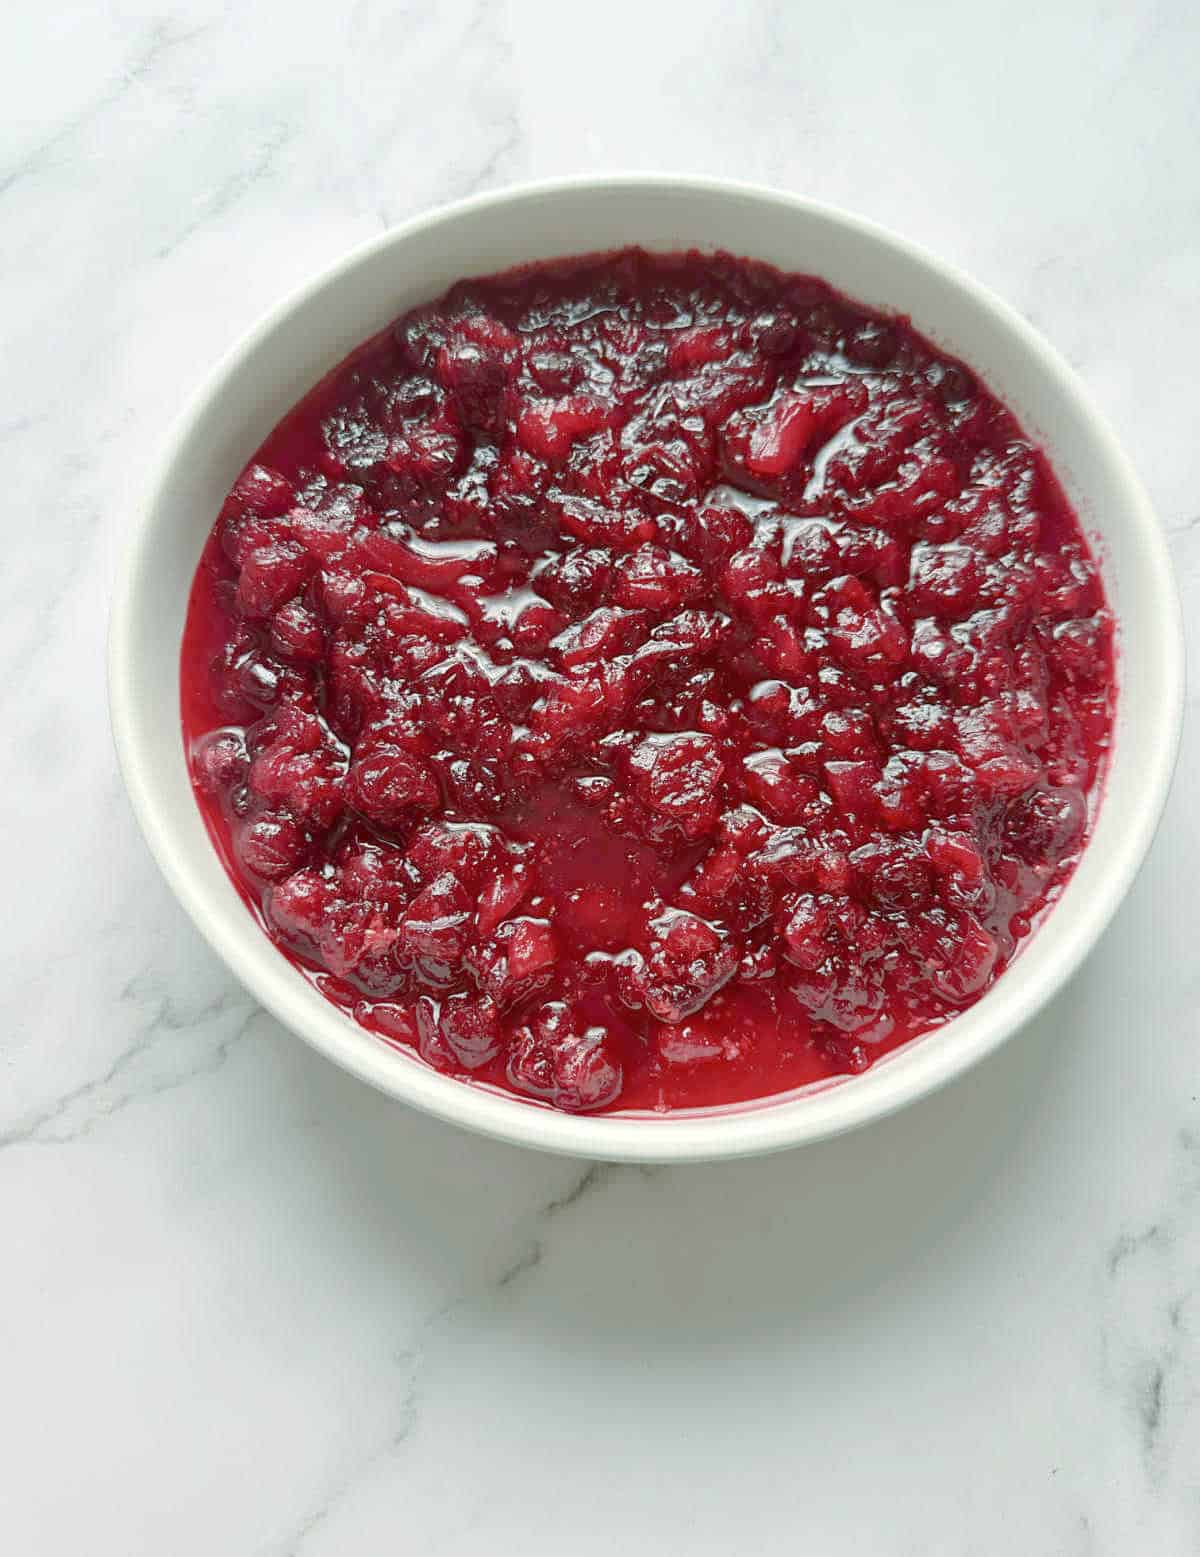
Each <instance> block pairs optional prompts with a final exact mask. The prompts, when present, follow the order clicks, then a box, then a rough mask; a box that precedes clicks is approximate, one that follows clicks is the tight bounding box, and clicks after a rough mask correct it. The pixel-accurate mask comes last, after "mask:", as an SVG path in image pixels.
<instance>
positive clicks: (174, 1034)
mask: <svg viewBox="0 0 1200 1557" xmlns="http://www.w3.org/2000/svg"><path fill="white" fill-rule="evenodd" d="M119 998H120V999H121V1000H122V1001H124V1002H132V1003H134V1004H140V1003H142V1002H144V1001H149V1002H150V1003H151V1004H152V1006H153V1007H154V1009H153V1013H152V1015H151V1017H150V1020H149V1021H148V1022H147V1023H145V1025H144V1026H143V1027H142V1029H141V1031H140V1032H139V1034H138V1036H137V1038H136V1039H135V1041H134V1042H133V1043H131V1044H130V1045H129V1047H128V1048H126V1049H124V1050H122V1052H121V1053H120V1054H119V1055H118V1056H117V1058H116V1059H115V1060H114V1061H113V1062H112V1064H111V1065H110V1066H109V1068H108V1069H107V1070H106V1071H105V1072H104V1073H103V1075H100V1076H96V1077H94V1078H93V1079H92V1080H91V1081H86V1082H84V1083H83V1084H82V1085H81V1086H78V1087H75V1088H74V1089H73V1090H72V1091H70V1092H67V1093H64V1094H63V1096H62V1097H59V1098H56V1099H55V1101H54V1102H53V1103H52V1104H51V1105H50V1106H49V1107H47V1108H44V1109H42V1110H41V1111H39V1112H37V1113H34V1114H31V1115H28V1116H26V1118H24V1119H21V1120H18V1121H17V1122H16V1123H15V1124H13V1125H11V1126H9V1127H8V1128H7V1129H5V1130H3V1131H0V1151H3V1150H4V1149H5V1148H6V1147H10V1146H20V1145H55V1146H60V1145H65V1144H66V1143H68V1142H71V1141H78V1140H81V1139H82V1138H83V1137H85V1136H87V1135H90V1134H91V1133H92V1131H93V1130H94V1129H95V1128H96V1127H97V1126H98V1125H99V1124H101V1123H102V1122H104V1121H105V1120H108V1119H111V1118H112V1117H113V1115H114V1114H117V1113H119V1112H120V1111H121V1110H122V1109H123V1108H125V1107H127V1106H128V1105H129V1104H130V1103H134V1102H136V1101H138V1100H139V1099H141V1098H147V1097H156V1096H158V1095H160V1094H161V1093H164V1092H172V1091H174V1090H175V1089H176V1088H178V1087H182V1086H184V1085H186V1084H187V1083H188V1082H190V1081H193V1080H195V1079H196V1078H197V1077H199V1076H205V1075H210V1074H211V1073H212V1072H213V1071H215V1070H218V1069H219V1068H220V1067H221V1066H222V1065H223V1064H224V1063H225V1061H226V1059H227V1058H228V1057H229V1053H230V1051H231V1050H232V1049H233V1047H234V1045H235V1044H237V1043H238V1042H239V1041H240V1040H241V1039H242V1038H244V1037H245V1036H246V1034H247V1032H248V1031H249V1029H250V1026H251V1024H252V1023H253V1021H254V1019H255V1017H256V1016H259V1015H260V1014H261V1012H260V1008H259V1007H258V1006H256V1005H255V1004H254V1003H253V1002H252V1001H251V1000H250V998H249V996H247V995H246V994H244V993H243V992H242V991H241V990H240V989H238V988H236V987H230V988H227V989H224V990H222V991H221V993H220V994H219V995H217V996H216V997H215V998H214V999H212V1000H210V1001H207V1002H205V1003H204V1004H203V1005H200V1006H198V1007H188V1006H181V1005H180V1004H179V1003H178V1002H177V1001H175V1000H174V999H173V997H172V996H171V994H170V992H169V991H164V990H163V989H162V988H161V986H159V985H158V983H157V981H156V980H153V979H144V978H133V979H130V980H129V982H128V983H127V984H126V985H125V986H124V987H123V989H122V990H121V992H120V996H119ZM226 1017H234V1018H235V1019H236V1020H235V1024H234V1026H233V1028H232V1029H231V1030H230V1031H228V1032H225V1033H223V1035H221V1036H219V1037H218V1038H217V1040H216V1041H215V1042H212V1043H208V1042H205V1043H203V1044H202V1046H201V1052H200V1053H199V1054H198V1055H193V1056H191V1057H190V1058H189V1061H188V1063H186V1064H185V1065H184V1066H183V1068H182V1069H178V1068H176V1069H172V1068H170V1067H169V1066H168V1068H166V1069H165V1070H155V1069H153V1068H152V1073H151V1074H150V1075H149V1076H148V1077H143V1076H142V1070H143V1068H144V1062H146V1061H148V1060H150V1059H151V1057H152V1056H153V1057H155V1058H158V1057H161V1056H162V1054H163V1052H164V1051H163V1045H164V1043H166V1042H168V1041H169V1040H171V1039H178V1038H180V1037H181V1036H182V1035H184V1034H189V1033H196V1032H197V1031H199V1030H201V1029H203V1028H204V1027H205V1026H206V1024H209V1023H215V1024H217V1026H218V1031H220V1027H221V1025H222V1019H223V1018H226ZM167 1058H168V1060H169V1061H174V1060H177V1059H178V1055H177V1054H175V1053H171V1054H169V1055H168V1056H167Z"/></svg>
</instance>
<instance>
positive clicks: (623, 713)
mask: <svg viewBox="0 0 1200 1557" xmlns="http://www.w3.org/2000/svg"><path fill="white" fill-rule="evenodd" d="M182 678H183V709H184V738H185V741H186V743H187V747H188V751H189V754H190V758H191V762H192V770H193V774H194V777H195V782H196V788H197V794H198V798H199V801H200V804H201V806H202V808H203V810H204V814H205V816H206V819H207V821H208V824H209V827H210V830H211V832H212V835H213V838H214V842H215V843H216V845H217V847H218V849H219V850H220V851H221V854H222V857H223V859H224V860H225V862H226V865H227V867H228V869H229V870H230V873H231V875H232V876H233V878H234V880H235V881H236V882H237V884H238V886H239V888H240V889H241V890H242V892H243V894H244V895H245V896H246V898H247V900H248V901H249V902H250V903H251V904H252V905H253V906H254V908H255V909H256V911H257V912H258V913H259V915H260V917H261V920H262V923H263V925H264V927H265V929H266V930H267V932H268V933H269V934H270V935H271V936H272V938H273V939H275V940H276V941H277V943H278V944H279V945H280V946H281V948H283V949H284V951H285V952H286V954H287V955H289V956H290V957H292V958H293V959H294V960H295V961H297V962H298V963H300V964H301V965H302V966H303V967H304V968H306V969H307V970H308V971H309V973H310V975H311V976H312V977H313V978H314V979H315V980H316V982H317V983H318V984H319V986H320V988H321V989H322V990H323V991H324V993H325V994H326V995H327V996H328V997H329V998H330V999H332V1000H334V1001H336V1002H337V1003H338V1004H340V1005H342V1006H343V1007H345V1008H346V1009H347V1010H348V1011H350V1012H352V1013H353V1015H354V1016H355V1017H356V1019H357V1020H358V1021H360V1022H361V1023H363V1024H364V1025H365V1026H367V1027H369V1028H371V1029H373V1030H374V1031H376V1032H377V1033H379V1034H380V1035H382V1037H384V1038H386V1039H387V1040H389V1041H392V1042H396V1043H401V1044H406V1045H410V1046H411V1047H413V1048H414V1049H416V1050H417V1051H418V1052H419V1053H420V1054H421V1055H422V1056H423V1057H424V1058H425V1059H426V1060H427V1061H428V1062H429V1063H430V1064H432V1065H434V1066H436V1067H438V1068H440V1069H444V1070H447V1071H450V1072H453V1073H455V1074H458V1075H461V1076H464V1077H468V1078H474V1079H476V1080H479V1081H483V1082H487V1083H491V1084H494V1085H499V1086H501V1087H506V1088H509V1089H511V1090H513V1091H516V1092H517V1093H519V1094H521V1095H523V1096H525V1097H529V1098H535V1099H538V1100H540V1101H543V1102H547V1103H549V1104H551V1105H553V1106H557V1107H562V1108H568V1109H588V1110H595V1109H606V1108H625V1109H628V1108H633V1109H664V1108H665V1109H669V1108H681V1107H688V1108H694V1107H703V1106H709V1105H715V1104H722V1103H730V1102H735V1101H739V1100H744V1099H747V1098H752V1097H758V1096H765V1095H769V1094H771V1093H775V1092H779V1091H784V1090H787V1089H790V1088H793V1087H796V1086H799V1085H802V1084H805V1083H809V1082H812V1081H816V1080H820V1079H822V1078H826V1077H829V1076H833V1075H837V1074H839V1073H843V1072H847V1071H857V1070H861V1069H863V1068H865V1067H866V1066H867V1065H868V1064H870V1062H871V1061H872V1059H873V1058H875V1057H876V1056H878V1055H879V1054H880V1053H881V1052H883V1051H885V1050H887V1049H889V1048H892V1047H894V1046H895V1045H897V1044H898V1043H901V1042H904V1041H905V1040H906V1039H908V1038H911V1037H912V1036H914V1035H915V1034H917V1033H920V1032H923V1031H925V1030H927V1029H928V1028H930V1027H934V1026H937V1025H938V1024H940V1023H942V1022H944V1021H946V1020H947V1019H948V1018H949V1017H951V1016H952V1015H954V1014H955V1012H957V1011H959V1010H961V1009H963V1008H964V1007H965V1006H967V1005H969V1004H971V1002H973V1001H974V1000H976V999H978V997H979V996H980V995H981V994H982V993H983V992H984V990H985V989H986V988H987V987H988V985H989V984H990V983H991V982H992V981H993V980H994V979H995V978H996V977H998V976H999V975H1000V974H1001V973H1002V972H1003V970H1004V968H1005V967H1006V965H1007V963H1008V962H1009V961H1010V960H1011V958H1012V956H1013V954H1014V952H1015V951H1016V949H1017V947H1018V945H1019V943H1020V942H1021V940H1022V939H1023V938H1024V937H1025V936H1026V935H1028V934H1029V933H1030V930H1031V928H1032V927H1033V925H1034V924H1035V922H1036V920H1037V918H1038V916H1039V915H1040V914H1041V913H1043V912H1044V911H1045V909H1046V908H1047V907H1048V906H1049V905H1050V904H1051V903H1052V902H1053V901H1054V899H1055V897H1056V896H1057V895H1058V893H1059V892H1060V891H1061V888H1062V885H1063V884H1064V882H1065V880H1066V879H1067V877H1068V876H1069V874H1070V871H1071V869H1072V868H1073V866H1074V864H1075V862H1076V860H1077V858H1078V855H1079V851H1080V849H1081V848H1082V847H1083V844H1084V841H1085V838H1086V833H1087V828H1088V823H1089V812H1090V808H1091V807H1093V806H1094V804H1095V801H1096V797H1097V791H1098V786H1099V781H1100V777H1101V774H1102V769H1103V762H1104V757H1105V753H1106V751H1107V749H1108V743H1109V740H1110V735H1111V726H1112V712H1113V696H1114V676H1113V656H1112V631H1111V623H1110V619H1109V615H1108V612H1107V610H1106V608H1105V602H1104V598H1103V594H1102V590H1101V587H1100V583H1099V579H1098V576H1097V572H1096V568H1095V564H1094V561H1093V559H1092V557H1091V556H1090V554H1089V551H1088V547H1087V544H1086V542H1085V540H1084V537H1083V535H1082V533H1081V530H1080V528H1079V525H1078V523H1077V521H1076V519H1075V517H1074V515H1073V514H1072V512H1071V510H1070V508H1069V506H1068V505H1067V503H1066V501H1065V499H1064V497H1063V494H1062V492H1061V490H1060V488H1059V486H1058V484H1057V482H1056V480H1055V478H1054V476H1053V474H1052V473H1051V471H1050V470H1049V468H1048V466H1047V464H1046V461H1045V459H1044V457H1043V455H1042V454H1041V453H1040V452H1039V451H1038V450H1037V449H1036V448H1035V447H1033V446H1032V445H1031V444H1030V442H1029V441H1028V439H1027V438H1026V437H1025V436H1024V435H1023V434H1022V431H1021V429H1020V428H1019V427H1018V425H1017V424H1016V422H1015V421H1014V419H1013V417H1012V416H1011V414H1010V413H1009V412H1008V411H1007V410H1006V409H1005V408H1004V407H1003V406H1002V405H1000V404H999V403H998V402H997V401H996V400H995V399H994V398H993V397H992V396H990V395H989V394H988V392H987V391H986V389H985V388H984V387H983V386H982V385H981V384H980V383H979V382H978V380H976V379H975V378H974V377H973V375H972V374H971V373H970V372H969V371H968V370H967V369H966V368H965V367H964V366H963V365H962V364H960V363H958V362H956V361H953V360H950V359H948V358H946V357H944V356H941V355H939V354H938V353H937V352H936V351H935V350H934V348H933V347H931V346H930V345H929V344H928V343H927V342H926V341H924V340H923V339H922V338H921V337H920V336H918V335H917V334H916V333H915V332H914V331H913V330H912V329H911V328H909V327H908V326H907V325H906V324H905V323H904V322H903V321H898V320H895V319H888V318H884V317H881V316H879V315H877V314H873V313H871V312H869V311H868V310H865V309H863V308H861V307H859V306H857V305H855V304H853V303H851V302H849V301H847V300H846V299H844V298H842V297H841V296H839V295H838V294H837V293H836V292H834V291H833V290H832V289H831V288H829V287H828V286H826V285H825V284H824V283H823V282H820V281H816V280H813V279H811V278H806V277H803V276H783V275H780V274H779V273H778V272H776V271H773V270H771V269H769V268H767V267H765V266H761V265H756V264H752V263H749V262H746V261H740V260H734V259H731V258H729V257H728V256H717V257H702V256H699V255H697V254H680V255H673V256H654V257H651V256H647V255H645V254H642V253H640V252H638V251H628V252H626V253H622V254H619V255H609V256H599V257H587V258H583V259H579V260H573V261H567V262H561V263H558V264H555V265H549V266H539V267H532V268H529V269H527V270H523V271H520V272H514V273H511V274H509V275H505V276H500V277H496V278H492V279H489V280H484V281H474V282H468V283H463V284H461V285H459V286H457V287H455V288H453V289H452V290H451V292H450V293H449V294H447V296H446V297H445V298H444V299H442V300H441V301H440V302H439V303H437V304H434V305H431V306H429V307H427V308H423V309H420V310H417V311H416V312H414V313H411V314H409V315H407V316H406V317H405V318H403V319H402V320H400V321H399V322H398V323H397V324H396V326H395V327H394V328H392V329H389V330H388V331H385V332H384V333H383V334H381V335H380V336H378V337H377V338H375V339H374V340H372V341H369V342H367V343H366V344H365V345H364V346H362V347H361V348H360V349H359V350H358V351H356V352H355V353H353V354H352V355H351V357H350V358H349V359H348V360H347V361H346V362H345V363H343V364H342V365H341V366H340V367H339V368H337V369H336V370H335V371H334V372H333V373H332V374H330V375H329V377H328V378H327V379H326V380H325V381H324V382H323V383H321V384H320V385H318V386H317V387H316V388H315V389H314V390H313V391H312V392H311V393H310V394H309V395H307V396H306V397H305V398H304V399H303V400H302V401H301V402H300V403H299V405H297V406H296V407H295V408H294V410H293V411H291V412H290V413H289V415H288V416H287V417H286V418H285V419H284V420H283V422H282V423H281V424H280V425H279V427H278V428H276V430H275V431H274V432H273V433H272V434H271V436H270V437H269V438H268V439H267V440H266V442H265V443H264V444H263V446H262V448H261V449H260V450H259V451H258V454H257V455H256V457H255V459H254V460H253V461H252V462H251V464H250V465H249V466H248V467H247V469H246V471H245V472H243V474H242V476H241V477H240V478H239V480H238V482H237V483H236V484H235V486H234V488H233V490H232V491H231V493H230V495H229V497H228V499H227V501H226V503H225V505H224V507H223V509H222V512H221V514H220V516H219V517H218V519H217V522H216V524H215V526H214V529H213V533H212V536H211V538H210V540H209V542H208V545H207V547H206V549H205V553H204V557H203V559H202V562H201V565H200V568H199V570H198V572H197V576H196V580H195V584H194V587H193V591H192V598H191V602H190V607H189V614H188V619H187V625H186V630H185V635H184V644H183V657H182Z"/></svg>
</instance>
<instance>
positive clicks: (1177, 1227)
mask: <svg viewBox="0 0 1200 1557" xmlns="http://www.w3.org/2000/svg"><path fill="white" fill-rule="evenodd" d="M1176 1148H1177V1153H1178V1157H1181V1158H1182V1168H1180V1167H1177V1168H1176V1170H1175V1182H1174V1184H1173V1186H1172V1187H1171V1190H1170V1192H1169V1194H1168V1195H1167V1196H1165V1197H1164V1204H1165V1205H1167V1206H1169V1207H1171V1211H1170V1213H1169V1214H1167V1215H1163V1216H1161V1217H1159V1218H1156V1220H1155V1221H1153V1222H1151V1223H1149V1224H1148V1225H1147V1226H1145V1227H1143V1228H1141V1229H1139V1230H1138V1231H1136V1232H1124V1233H1122V1234H1121V1235H1120V1236H1119V1237H1118V1238H1117V1239H1116V1240H1115V1241H1114V1242H1113V1244H1112V1245H1111V1247H1110V1249H1109V1252H1108V1256H1107V1260H1106V1262H1105V1263H1106V1268H1107V1272H1108V1277H1109V1280H1110V1282H1112V1283H1114V1284H1116V1285H1117V1286H1118V1287H1120V1286H1121V1284H1122V1283H1125V1282H1127V1281H1130V1280H1134V1281H1136V1283H1137V1285H1135V1286H1133V1287H1132V1288H1127V1289H1126V1291H1125V1292H1123V1294H1122V1300H1121V1307H1120V1309H1119V1310H1118V1313H1119V1319H1118V1320H1117V1321H1116V1322H1115V1323H1114V1324H1113V1325H1112V1326H1111V1327H1109V1328H1108V1329H1107V1330H1106V1332H1105V1337H1104V1345H1105V1351H1106V1355H1107V1358H1108V1363H1107V1366H1108V1371H1109V1372H1110V1374H1113V1373H1114V1372H1115V1375H1116V1378H1115V1382H1116V1383H1117V1384H1118V1387H1119V1388H1120V1389H1121V1392H1122V1394H1123V1395H1124V1397H1125V1399H1126V1401H1127V1402H1128V1406H1129V1409H1130V1410H1131V1412H1132V1414H1133V1417H1134V1420H1135V1422H1136V1424H1137V1428H1138V1437H1139V1444H1140V1448H1141V1456H1142V1464H1143V1468H1144V1471H1145V1474H1146V1479H1147V1481H1148V1483H1149V1484H1150V1485H1151V1486H1160V1485H1161V1484H1162V1482H1163V1481H1164V1479H1165V1477H1166V1475H1167V1473H1168V1469H1169V1459H1170V1446H1169V1444H1168V1443H1167V1442H1166V1441H1165V1433H1166V1428H1167V1426H1168V1424H1169V1421H1170V1418H1171V1416H1172V1414H1173V1404H1174V1391H1175V1387H1176V1386H1175V1382H1174V1381H1175V1378H1176V1370H1177V1368H1178V1366H1179V1364H1180V1362H1181V1361H1182V1359H1183V1358H1184V1357H1185V1355H1186V1351H1185V1345H1186V1342H1187V1339H1188V1327H1187V1324H1186V1321H1185V1305H1186V1303H1187V1300H1188V1297H1189V1296H1190V1285H1189V1287H1188V1288H1187V1289H1186V1290H1184V1291H1183V1292H1180V1291H1179V1288H1180V1286H1181V1284H1182V1283H1184V1282H1187V1281H1188V1280H1189V1277H1188V1275H1187V1274H1186V1273H1184V1272H1182V1271H1181V1270H1180V1269H1179V1257H1178V1256H1179V1250H1180V1246H1181V1242H1182V1235H1183V1233H1184V1232H1185V1231H1186V1230H1187V1229H1188V1228H1189V1227H1190V1224H1191V1221H1192V1215H1191V1212H1192V1208H1193V1204H1194V1202H1195V1200H1196V1199H1197V1196H1198V1194H1200V1135H1198V1134H1197V1132H1196V1131H1194V1130H1192V1129H1191V1128H1189V1127H1185V1128H1183V1129H1181V1130H1180V1131H1179V1132H1178V1134H1177V1136H1176ZM1177 1160H1178V1158H1177ZM1148 1261H1153V1268H1152V1270H1151V1272H1150V1275H1149V1276H1148V1277H1147V1276H1146V1275H1145V1274H1144V1273H1141V1272H1142V1267H1144V1266H1145V1265H1146V1263H1147V1262H1148ZM1139 1273H1141V1274H1139ZM1147 1280H1150V1281H1152V1282H1153V1288H1152V1290H1153V1291H1154V1292H1156V1293H1160V1294H1161V1293H1163V1289H1164V1288H1165V1289H1166V1292H1167V1293H1169V1294H1171V1295H1170V1296H1168V1297H1167V1298H1166V1301H1165V1302H1164V1301H1163V1298H1162V1297H1161V1296H1160V1297H1159V1298H1158V1300H1157V1302H1156V1303H1155V1304H1154V1306H1153V1309H1152V1311H1151V1312H1150V1314H1149V1315H1147V1316H1146V1317H1144V1318H1143V1319H1142V1320H1141V1321H1140V1322H1138V1321H1137V1320H1136V1319H1134V1318H1132V1317H1131V1314H1132V1312H1133V1311H1132V1310H1131V1306H1130V1298H1129V1295H1128V1293H1130V1292H1132V1293H1133V1294H1136V1293H1137V1291H1138V1287H1139V1286H1144V1285H1145V1283H1146V1281H1147ZM1114 1352H1116V1353H1118V1354H1123V1359H1124V1363H1123V1366H1122V1365H1121V1360H1120V1355H1119V1356H1118V1360H1117V1363H1116V1366H1115V1369H1114V1360H1113V1354H1114Z"/></svg>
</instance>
